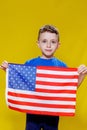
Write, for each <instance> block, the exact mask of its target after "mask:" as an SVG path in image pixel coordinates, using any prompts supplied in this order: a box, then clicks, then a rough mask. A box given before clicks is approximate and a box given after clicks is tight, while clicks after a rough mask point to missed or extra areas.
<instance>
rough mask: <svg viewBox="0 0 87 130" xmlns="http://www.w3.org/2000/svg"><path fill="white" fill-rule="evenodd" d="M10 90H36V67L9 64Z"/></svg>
mask: <svg viewBox="0 0 87 130" xmlns="http://www.w3.org/2000/svg"><path fill="white" fill-rule="evenodd" d="M8 76H9V82H8V83H9V85H8V86H9V88H13V89H19V90H29V91H34V90H35V82H36V67H33V66H26V65H19V64H9V73H8Z"/></svg>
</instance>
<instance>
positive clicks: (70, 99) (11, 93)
mask: <svg viewBox="0 0 87 130" xmlns="http://www.w3.org/2000/svg"><path fill="white" fill-rule="evenodd" d="M8 95H9V96H14V97H15V95H16V97H23V98H31V99H32V98H36V99H45V100H55V101H56V100H60V101H61V100H62V101H76V98H73V97H71V98H70V97H69V98H68V97H66V98H65V97H46V96H38V95H33V94H32V95H29V94H22V93H15V92H14V93H13V92H8Z"/></svg>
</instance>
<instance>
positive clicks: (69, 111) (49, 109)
mask: <svg viewBox="0 0 87 130" xmlns="http://www.w3.org/2000/svg"><path fill="white" fill-rule="evenodd" d="M8 105H9V106H11V107H15V108H20V109H25V110H35V111H36V110H37V111H39V112H40V111H45V112H66V113H74V112H75V109H64V108H46V107H45V108H44V107H34V106H21V105H15V104H12V103H8Z"/></svg>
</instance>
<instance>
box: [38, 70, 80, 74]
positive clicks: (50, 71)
mask: <svg viewBox="0 0 87 130" xmlns="http://www.w3.org/2000/svg"><path fill="white" fill-rule="evenodd" d="M37 73H40V74H55V75H78V73H77V72H76V71H62V70H61V71H57V70H56V71H54V70H43V69H37Z"/></svg>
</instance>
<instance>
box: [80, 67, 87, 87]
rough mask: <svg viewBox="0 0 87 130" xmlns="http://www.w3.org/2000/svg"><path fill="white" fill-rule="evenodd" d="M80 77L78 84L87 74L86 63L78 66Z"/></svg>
mask: <svg viewBox="0 0 87 130" xmlns="http://www.w3.org/2000/svg"><path fill="white" fill-rule="evenodd" d="M78 73H79V79H78V86H79V85H80V84H81V83H82V81H83V80H84V78H85V76H86V75H87V67H86V66H85V65H80V66H79V67H78Z"/></svg>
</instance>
